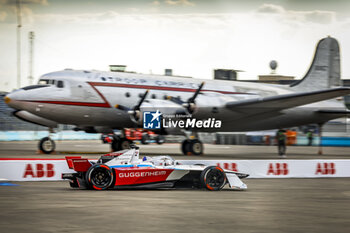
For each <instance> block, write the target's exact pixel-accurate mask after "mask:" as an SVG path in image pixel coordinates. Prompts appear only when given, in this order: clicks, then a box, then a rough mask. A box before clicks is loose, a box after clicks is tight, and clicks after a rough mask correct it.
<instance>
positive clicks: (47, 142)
mask: <svg viewBox="0 0 350 233" xmlns="http://www.w3.org/2000/svg"><path fill="white" fill-rule="evenodd" d="M55 148H56V144H55V142H54V141H53V140H52V139H51V138H49V137H44V138H42V139H41V140H40V141H39V150H40V151H42V152H43V153H45V154H50V153H52V152H53V151H54V150H55Z"/></svg>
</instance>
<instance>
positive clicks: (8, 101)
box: [4, 96, 11, 104]
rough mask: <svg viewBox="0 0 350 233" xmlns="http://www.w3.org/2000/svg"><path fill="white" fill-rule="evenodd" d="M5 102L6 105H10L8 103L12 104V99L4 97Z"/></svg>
mask: <svg viewBox="0 0 350 233" xmlns="http://www.w3.org/2000/svg"><path fill="white" fill-rule="evenodd" d="M4 101H5V103H6V104H8V103H10V101H11V99H10V97H8V96H5V97H4Z"/></svg>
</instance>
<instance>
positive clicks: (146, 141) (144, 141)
mask: <svg viewBox="0 0 350 233" xmlns="http://www.w3.org/2000/svg"><path fill="white" fill-rule="evenodd" d="M149 139H150V138H149V135H148V134H144V135H142V138H141V143H142V144H144V145H147V144H149Z"/></svg>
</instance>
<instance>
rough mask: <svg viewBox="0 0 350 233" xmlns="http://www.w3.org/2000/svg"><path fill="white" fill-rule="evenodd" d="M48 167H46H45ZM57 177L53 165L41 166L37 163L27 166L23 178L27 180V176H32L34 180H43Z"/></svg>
mask: <svg viewBox="0 0 350 233" xmlns="http://www.w3.org/2000/svg"><path fill="white" fill-rule="evenodd" d="M45 165H46V166H45ZM54 175H55V170H54V166H53V164H51V163H47V164H41V163H37V164H35V166H34V164H33V166H32V164H30V163H28V164H27V165H26V168H25V170H24V174H23V178H27V176H31V177H33V178H41V177H53V176H54Z"/></svg>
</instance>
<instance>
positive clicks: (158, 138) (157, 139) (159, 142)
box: [156, 135, 165, 145]
mask: <svg viewBox="0 0 350 233" xmlns="http://www.w3.org/2000/svg"><path fill="white" fill-rule="evenodd" d="M156 142H157V144H159V145H161V144H163V143H164V142H165V137H164V136H163V135H158V136H157V137H156Z"/></svg>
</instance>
